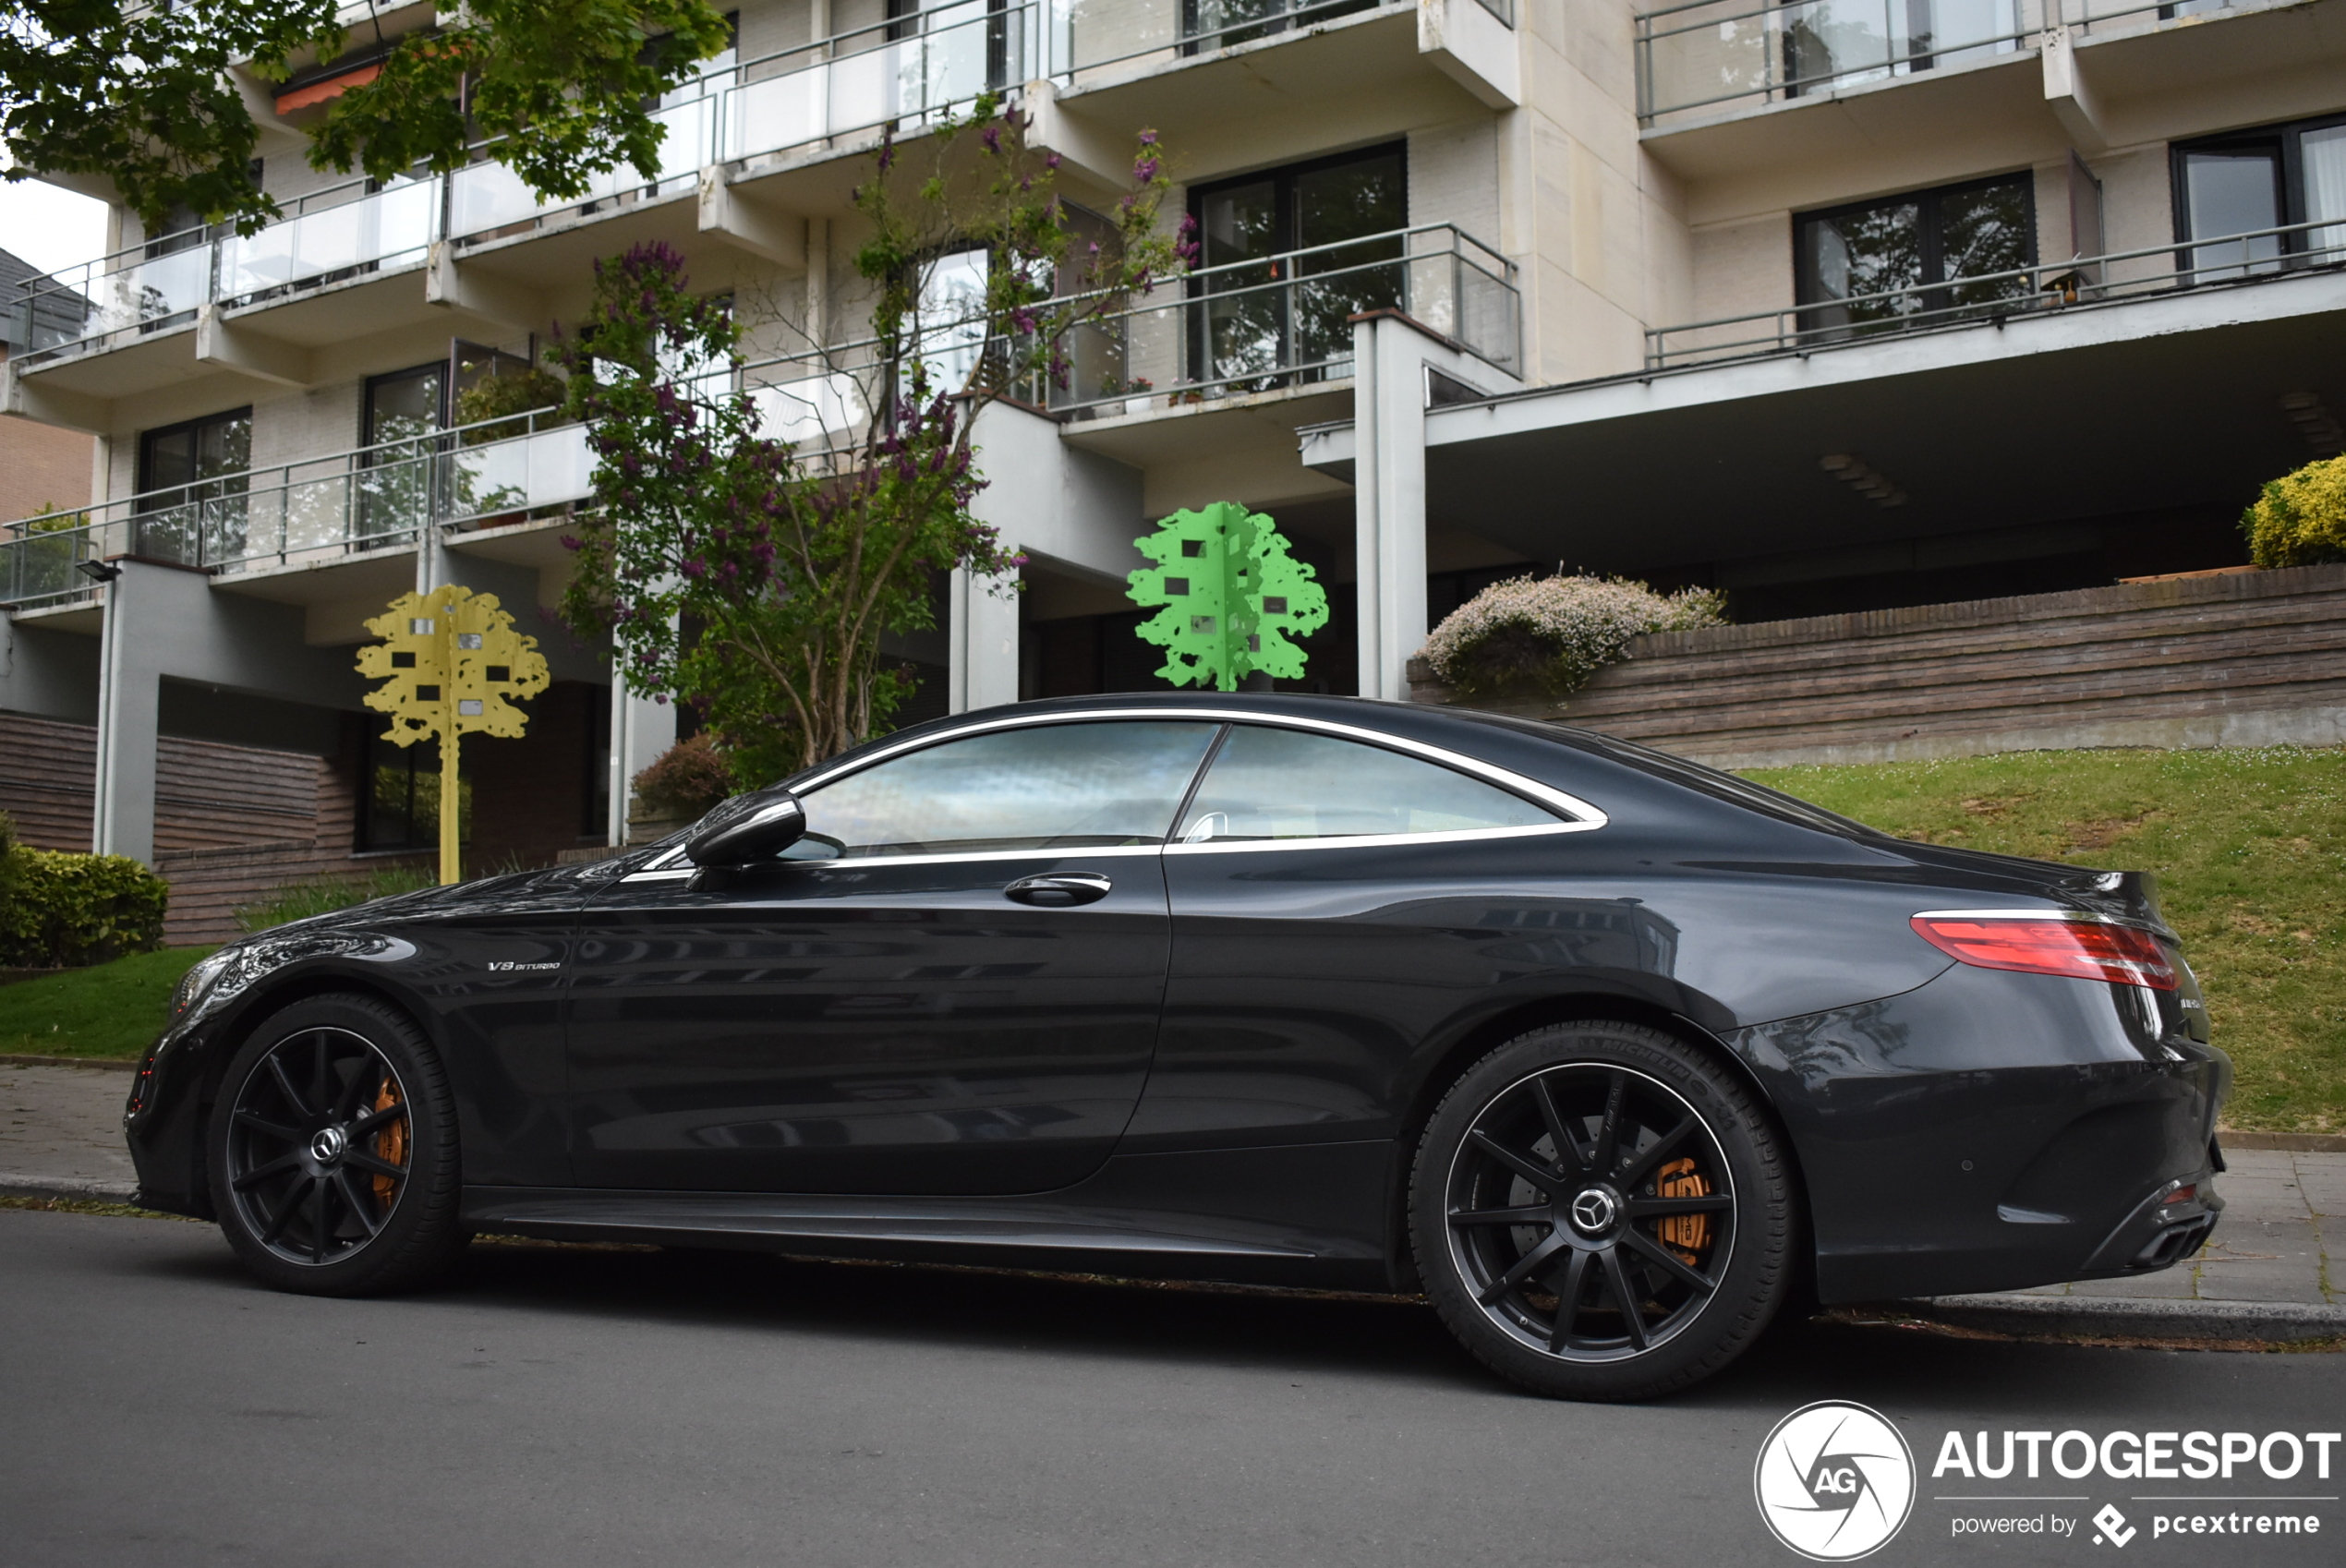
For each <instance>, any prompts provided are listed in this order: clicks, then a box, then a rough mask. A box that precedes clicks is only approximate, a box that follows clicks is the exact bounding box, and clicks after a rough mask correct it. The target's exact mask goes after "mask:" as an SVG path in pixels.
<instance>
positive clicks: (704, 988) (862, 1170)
mask: <svg viewBox="0 0 2346 1568" xmlns="http://www.w3.org/2000/svg"><path fill="white" fill-rule="evenodd" d="M2229 1079H2230V1066H2229V1063H2228V1062H2227V1060H2226V1058H2225V1057H2224V1056H2223V1055H2222V1054H2221V1053H2220V1052H2219V1051H2217V1050H2215V1049H2213V1048H2212V1047H2211V1046H2210V1045H2209V1044H2208V1043H2207V1014H2206V1012H2205V1010H2204V1008H2203V1007H2202V1003H2201V999H2200V995H2199V992H2198V988H2197V985H2196V984H2195V982H2194V980H2193V978H2192V975H2191V971H2190V970H2189V969H2188V968H2186V967H2185V965H2184V963H2183V958H2182V955H2181V954H2180V953H2179V952H2178V951H2177V949H2176V945H2175V939H2174V936H2173V934H2172V933H2171V932H2170V931H2169V930H2168V929H2167V928H2166V927H2165V926H2164V925H2163V924H2162V923H2161V922H2160V918H2159V909H2158V905H2157V902H2156V899H2155V897H2154V892H2153V888H2152V887H2151V884H2150V881H2149V879H2148V878H2147V877H2145V876H2141V875H2136V874H2125V873H2103V872H2096V871H2086V870H2079V869H2077V868H2075V867H2071V866H2062V865H2051V864H2044V863H2039V862H2031V861H2022V860H2013V859H2008V858H2005V857H2001V856H1996V855H1989V854H1980V853H1975V852H1971V851H1967V850H1957V849H1945V848H1937V847H1932V846H1929V845H1925V844H1916V843H1907V842H1904V841H1901V840H1898V839H1894V838H1887V837H1885V836H1883V835H1882V834H1880V833H1878V832H1875V831H1874V830H1872V829H1870V828H1867V827H1865V826H1860V825H1858V824H1856V823H1854V822H1850V821H1847V820H1845V819H1844V818H1842V817H1839V816H1835V815H1833V814H1830V813H1827V812H1824V811H1820V810H1819V809H1817V808H1815V807H1813V806H1809V805H1808V804H1805V803H1803V802H1800V801H1797V800H1794V799H1792V798H1790V797H1788V796H1784V795H1782V794H1778V793H1776V792H1774V791H1772V790H1766V789H1762V788H1760V787H1758V786H1756V785H1753V784H1750V783H1747V782H1745V781H1743V780H1741V779H1738V778H1733V777H1730V776H1728V775H1725V774H1722V773H1718V772H1714V771H1712V770H1711V769H1709V768H1705V767H1700V766H1695V765H1693V764H1690V763H1687V762H1683V761H1680V760H1677V759H1675V758H1673V757H1669V756H1666V755H1663V754H1659V753H1656V752H1651V751H1648V750H1645V749H1642V748H1640V747H1638V746H1633V745H1629V744H1626V743H1624V742H1618V741H1614V740H1609V739H1607V738H1605V737H1603V736H1601V735H1595V734H1590V733H1585V732H1580V731H1575V730H1566V729H1561V728H1557V727H1554V726H1549V725H1543V724H1536V723H1531V722H1528V721H1518V720H1512V719H1507V718H1494V717H1491V716H1487V715H1477V714H1469V713H1463V712H1458V711H1456V710H1451V709H1444V708H1434V707H1424V706H1406V705H1395V704H1384V703H1372V702H1361V701H1354V700H1350V699H1343V698H1328V697H1310V696H1300V695H1299V696H1288V695H1259V696H1256V695H1248V696H1216V695H1211V694H1207V695H1189V694H1184V695H1158V696H1130V697H1106V698H1083V699H1070V700H1063V701H1057V702H1044V703H1032V704H1025V705H1022V706H1017V707H1012V708H998V709H994V710H991V711H988V712H983V713H974V714H969V715H965V716H962V717H961V718H952V719H947V720H942V721H939V722H937V723H933V724H928V725H925V726H922V727H921V728H918V729H915V730H906V731H904V732H902V733H900V734H897V735H893V736H890V737H889V738H888V739H886V740H883V741H879V742H874V743H872V744H870V745H867V746H865V747H863V748H861V749H860V750H858V751H855V752H853V753H850V754H846V755H844V756H840V757H838V758H836V759H834V760H833V761H831V762H828V763H826V764H824V765H823V766H819V767H816V768H814V769H812V770H810V771H809V772H807V773H805V774H804V775H802V776H800V777H799V778H793V779H792V780H789V781H788V783H787V784H786V785H784V786H778V787H776V788H773V789H770V790H763V791H760V792H757V793H754V794H750V795H745V796H741V797H737V798H736V799H734V800H732V801H731V802H727V803H726V804H725V805H723V806H721V807H720V808H719V809H718V810H717V811H715V812H713V813H711V814H709V816H708V817H707V818H706V819H704V820H703V821H702V822H701V823H699V824H698V825H696V826H695V827H694V828H693V829H691V830H690V831H689V832H687V833H685V834H682V835H679V836H678V837H677V838H673V839H671V840H669V841H666V842H663V843H660V844H657V845H652V846H649V847H647V848H644V849H641V850H635V851H633V852H631V853H628V854H625V855H623V856H621V857H619V858H616V859H613V860H609V861H605V862H599V863H597V864H592V865H586V866H574V867H566V868H562V869H559V870H554V871H545V872H535V873H526V874H518V875H512V876H503V877H497V878H492V879H489V880H486V881H480V882H475V883H469V884H466V885H463V886H459V887H446V888H439V889H434V890H431V891H429V892H424V893H417V894H414V895H410V896H407V897H404V898H396V899H385V900H381V901H378V902H375V903H371V904H367V905H364V906H361V907H359V908H357V909H353V910H349V911H344V912H341V913H337V914H333V915H325V916H320V917H318V918H316V919H311V920H307V921H302V922H299V923H295V924H292V925H287V926H281V927H279V928H277V929H276V930H273V931H270V932H267V933H265V934H263V935H258V936H254V937H251V938H248V939H247V940H245V941H242V942H239V943H237V944H236V945H234V946H232V947H226V948H224V949H223V950H222V951H220V952H219V953H217V954H215V955H213V956H212V958H210V959H206V960H204V961H203V962H202V963H201V964H200V965H198V966H197V968H196V969H195V970H194V971H191V972H190V973H189V975H188V977H187V982H186V983H185V984H184V985H183V986H182V987H181V988H180V991H179V994H178V995H177V996H176V997H175V1000H174V1002H173V1011H172V1018H171V1021H170V1024H169V1027H168V1028H167V1029H166V1031H164V1033H163V1036H162V1038H161V1039H159V1040H158V1041H157V1042H156V1043H155V1045H154V1047H153V1048H152V1050H151V1052H149V1054H148V1055H147V1057H146V1059H145V1061H144V1063H143V1065H142V1067H141V1069H140V1071H139V1075H138V1078H137V1087H136V1088H135V1089H134V1091H133V1092H132V1095H131V1099H130V1104H129V1107H128V1112H127V1126H128V1135H129V1141H130V1147H131V1151H132V1153H133V1155H134V1156H135V1157H136V1159H137V1162H138V1166H139V1182H140V1192H141V1201H142V1202H144V1203H147V1204H149V1205H151V1206H154V1207H157V1208H162V1209H168V1210H173V1211H175V1212H181V1213H187V1214H195V1215H200V1216H203V1217H207V1218H213V1219H217V1220H218V1222H219V1224H220V1225H221V1227H222V1229H223V1230H224V1232H225V1233H226V1235H227V1237H228V1240H229V1242H230V1243H231V1244H232V1245H233V1247H234V1248H235V1249H236V1252H237V1254H238V1255H239V1256H240V1257H241V1258H242V1259H243V1260H245V1261H246V1262H247V1263H248V1264H249V1265H250V1267H251V1268H252V1270H253V1271H254V1272H256V1273H258V1274H259V1275H260V1276H261V1278H263V1279H264V1280H266V1281H268V1282H269V1283H270V1284H272V1285H278V1286H282V1287H284V1288H286V1289H291V1290H301V1291H313V1292H320V1293H330V1294H355V1293H360V1292H372V1291H383V1290H390V1289H393V1288H397V1287H401V1286H408V1285H417V1284H418V1283H420V1282H421V1281H423V1280H425V1279H428V1278H429V1277H430V1276H431V1275H432V1274H433V1273H434V1272H436V1271H438V1270H440V1269H441V1268H442V1267H444V1266H445V1265H446V1264H447V1263H448V1262H449V1260H451V1259H452V1258H453V1256H454V1254H455V1253H456V1251H457V1249H458V1248H461V1247H462V1246H463V1245H464V1243H465V1241H466V1238H467V1237H468V1236H471V1235H473V1234H474V1233H476V1232H479V1231H484V1230H486V1231H494V1232H501V1233H509V1234H510V1233H518V1234H522V1235H527V1236H543V1237H553V1238H617V1239H632V1240H639V1241H653V1242H660V1243H667V1244H673V1245H682V1246H694V1247H710V1246H722V1247H738V1248H768V1249H772V1250H778V1251H785V1252H791V1253H799V1254H830V1255H851V1256H863V1257H887V1258H899V1259H911V1260H963V1261H972V1260H982V1261H986V1262H991V1263H1004V1264H1010V1265H1013V1266H1023V1267H1034V1268H1044V1269H1073V1270H1082V1271H1087V1272H1106V1273H1111V1274H1125V1275H1134V1274H1156V1275H1161V1276H1162V1275H1173V1276H1187V1277H1197V1278H1212V1279H1224V1280H1246V1281H1256V1282H1264V1283H1274V1284H1288V1285H1318V1286H1332V1287H1341V1288H1349V1289H1370V1290H1394V1291H1419V1290H1421V1291H1423V1292H1424V1293H1425V1294H1426V1295H1427V1296H1428V1297H1431V1299H1432V1301H1433V1305H1434V1306H1435V1308H1436V1309H1438V1310H1439V1311H1440V1313H1441V1315H1442V1318H1443V1320H1444V1321H1445V1322H1446V1323H1447V1324H1448V1325H1449V1326H1450V1328H1451V1329H1452V1330H1454V1331H1455V1332H1456V1333H1457V1336H1458V1337H1459V1339H1460V1340H1462V1341H1463V1342H1464V1343H1465V1345H1467V1347H1468V1348H1469V1350H1471V1351H1472V1352H1473V1353H1474V1354H1475V1355H1476V1356H1478V1357H1481V1359H1482V1360H1483V1361H1485V1362H1486V1363H1488V1364H1489V1365H1490V1366H1491V1367H1493V1368H1494V1369H1497V1370H1498V1371H1500V1372H1502V1373H1504V1374H1506V1376H1508V1377H1510V1378H1513V1379H1515V1380H1516V1381H1518V1382H1521V1383H1523V1384H1525V1385H1527V1386H1529V1387H1530V1388H1532V1389H1535V1390H1538V1391H1541V1392H1542V1393H1552V1394H1561V1395H1567V1396H1572V1397H1580V1398H1600V1399H1611V1398H1633V1397H1639V1396H1643V1395H1650V1394H1654V1393H1661V1392H1663V1391H1666V1390H1670V1389H1673V1388H1677V1387H1680V1386H1683V1385H1685V1384H1687V1383H1688V1382H1691V1381H1695V1380H1696V1379H1699V1378H1701V1377H1703V1376H1705V1375H1707V1374H1708V1373H1710V1372H1712V1371H1715V1370H1716V1369H1719V1368H1720V1367H1722V1366H1723V1365H1724V1364H1725V1363H1726V1362H1727V1361H1729V1360H1730V1359H1732V1358H1733V1357H1735V1355H1736V1354H1737V1353H1738V1352H1739V1351H1740V1350H1742V1349H1743V1348H1744V1347H1745V1346H1747V1345H1749V1344H1750V1343H1751V1342H1752V1340H1753V1338H1754V1337H1755V1336H1756V1335H1758V1334H1759V1333H1760V1330H1761V1329H1762V1328H1763V1327H1764V1326H1765V1325H1766V1324H1767V1322H1768V1321H1769V1320H1770V1318H1771V1317H1772V1316H1773V1315H1774V1314H1775V1312H1776V1311H1777V1310H1778V1309H1779V1307H1780V1306H1781V1304H1782V1303H1784V1301H1785V1300H1786V1299H1787V1297H1790V1296H1792V1295H1794V1294H1796V1293H1797V1294H1799V1295H1801V1296H1803V1297H1808V1298H1813V1299H1821V1300H1823V1301H1826V1302H1837V1301H1855V1300H1863V1299H1873V1298H1880V1297H1903V1296H1914V1295H1928V1294H1938V1293H1944V1292H1955V1291H1978V1290H1994V1289H2000V1288H2004V1287H2012V1286H2021V1285H2037V1284H2042V1283H2045V1282H2049V1281H2055V1280H2065V1279H2083V1278H2092V1277H2096V1276H2103V1275H2115V1274H2123V1273H2129V1272H2141V1271H2146V1270H2153V1269H2160V1268H2164V1267H2166V1266H2167V1265H2169V1264H2171V1263H2173V1262H2174V1261H2176V1260H2178V1259H2181V1258H2183V1257H2186V1256H2188V1255H2190V1254H2191V1253H2192V1252H2193V1251H2195V1249H2196V1248H2197V1246H2198V1244H2199V1242H2200V1241H2201V1240H2202V1239H2203V1238H2204V1237H2205V1236H2207V1233H2208V1232H2209V1230H2210V1229H2211V1228H2212V1227H2213V1226H2214V1224H2215V1223H2216V1217H2217V1212H2218V1211H2219V1209H2220V1208H2221V1206H2222V1205H2221V1202H2220V1200H2219V1199H2218V1198H2217V1196H2216V1194H2215V1192H2214V1190H2213V1187H2212V1185H2211V1177H2212V1176H2213V1175H2214V1173H2215V1172H2216V1171H2218V1170H2219V1169H2221V1168H2222V1161H2221V1156H2220V1153H2219V1151H2218V1149H2217V1147H2216V1143H2215V1138H2214V1128H2215V1124H2216V1113H2217V1108H2218V1105H2219V1102H2220V1101H2221V1099H2222V1096H2223V1093H2224V1091H2225V1089H2226V1087H2227V1085H2228V1082H2229Z"/></svg>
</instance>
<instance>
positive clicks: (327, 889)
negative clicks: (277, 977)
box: [236, 865, 440, 931]
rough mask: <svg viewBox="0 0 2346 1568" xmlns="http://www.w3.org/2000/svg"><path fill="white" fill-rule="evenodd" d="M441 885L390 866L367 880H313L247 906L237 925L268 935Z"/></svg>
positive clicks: (432, 877) (420, 871) (408, 868)
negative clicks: (274, 928) (299, 922)
mask: <svg viewBox="0 0 2346 1568" xmlns="http://www.w3.org/2000/svg"><path fill="white" fill-rule="evenodd" d="M439 885H440V877H439V875H438V874H436V873H434V872H431V871H429V870H427V869H425V868H424V867H422V866H415V865H399V866H386V867H385V868H383V869H382V870H381V871H378V872H375V873H373V874H370V875H367V876H357V877H351V876H319V877H312V878H311V879H310V880H308V881H307V882H291V883H287V884H286V885H285V886H284V887H279V888H277V889H276V890H274V891H273V892H272V893H271V894H270V895H269V896H268V897H267V898H265V899H261V900H260V902H259V903H257V904H247V905H245V906H244V907H243V908H241V909H239V910H237V911H236V923H237V924H238V925H241V926H243V927H244V928H245V929H246V930H247V931H266V930H268V929H269V928H270V927H271V926H272V925H284V924H286V923H288V922H291V921H296V920H307V919H308V918H309V917H310V916H311V915H320V914H330V913H332V912H333V911H335V910H346V909H349V908H350V907H351V906H352V905H354V904H368V903H372V902H373V901H374V900H376V899H389V898H393V897H395V896H396V895H398V894H401V893H417V892H421V891H422V890H423V889H425V888H427V887H438V886H439Z"/></svg>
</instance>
